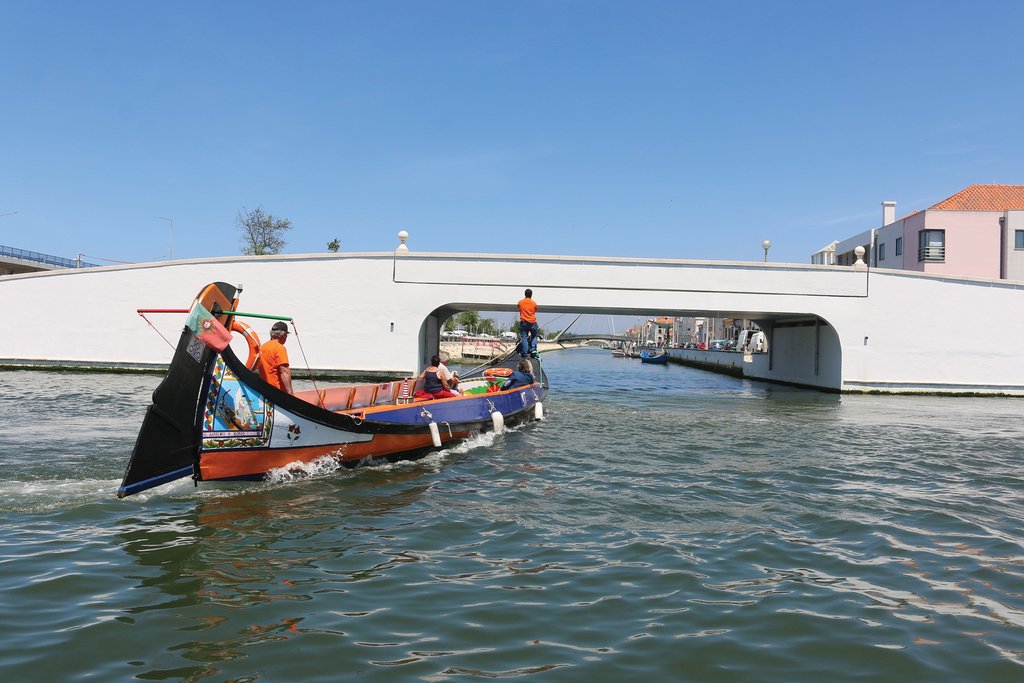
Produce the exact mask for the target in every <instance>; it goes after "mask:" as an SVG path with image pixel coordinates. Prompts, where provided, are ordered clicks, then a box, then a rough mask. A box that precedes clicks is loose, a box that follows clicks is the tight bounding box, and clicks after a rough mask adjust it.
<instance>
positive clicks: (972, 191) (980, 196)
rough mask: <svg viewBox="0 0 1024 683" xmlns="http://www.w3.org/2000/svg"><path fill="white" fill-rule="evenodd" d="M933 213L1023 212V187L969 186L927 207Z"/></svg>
mask: <svg viewBox="0 0 1024 683" xmlns="http://www.w3.org/2000/svg"><path fill="white" fill-rule="evenodd" d="M928 208H929V209H931V210H935V211H1020V210H1024V185H971V186H970V187H967V188H964V189H963V190H960V191H959V192H957V193H956V194H955V195H953V196H952V197H947V198H946V199H943V200H942V201H941V202H939V203H938V204H935V205H933V206H930V207H928Z"/></svg>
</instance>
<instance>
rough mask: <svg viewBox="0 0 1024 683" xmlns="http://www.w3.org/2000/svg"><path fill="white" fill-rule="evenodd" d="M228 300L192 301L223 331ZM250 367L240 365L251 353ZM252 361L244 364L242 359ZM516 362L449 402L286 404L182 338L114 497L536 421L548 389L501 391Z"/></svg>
mask: <svg viewBox="0 0 1024 683" xmlns="http://www.w3.org/2000/svg"><path fill="white" fill-rule="evenodd" d="M237 294H238V290H236V288H235V287H232V286H231V285H227V284H225V283H222V282H217V283H213V284H210V285H208V286H207V287H205V288H204V289H203V290H202V292H200V294H199V296H198V297H197V298H196V303H198V304H200V305H202V306H203V307H204V308H205V309H206V310H207V311H209V312H210V313H211V314H212V316H213V317H214V318H215V319H216V320H217V321H218V322H219V323H220V324H222V325H224V326H225V327H226V328H228V329H230V328H231V326H232V324H231V323H232V320H231V319H233V318H234V315H232V313H233V312H235V311H237V310H238V308H237V304H238V297H237ZM250 356H251V354H250ZM249 360H250V361H251V358H250V359H249ZM518 361H519V359H518V355H517V354H509V355H508V356H506V357H504V358H501V359H496V360H495V361H492V362H491V363H490V364H489V365H490V368H488V369H492V371H491V372H487V373H486V374H485V369H484V368H481V369H478V370H477V371H473V372H469V373H467V374H466V376H465V377H463V378H462V379H461V381H460V384H459V388H460V390H461V393H460V394H459V395H457V396H456V397H454V398H444V399H436V400H426V401H422V400H419V399H415V398H412V397H413V396H415V394H416V390H417V389H418V388H420V386H421V383H422V380H417V379H415V378H408V379H405V380H397V381H393V382H381V383H376V384H361V385H354V386H353V385H348V386H334V387H331V388H327V389H313V390H308V391H298V392H296V393H295V395H291V394H288V393H287V392H285V391H282V390H280V389H278V388H276V387H274V386H272V385H270V384H268V383H266V382H264V381H263V380H262V379H260V377H259V376H258V375H257V374H256V373H254V372H252V371H251V370H250V369H249V368H248V367H247V365H248V361H247V362H243V361H241V360H240V359H239V358H238V357H237V356H236V355H235V354H234V352H233V351H232V350H231V347H230V346H224V347H223V349H222V350H220V351H219V352H218V351H214V350H213V349H212V348H209V347H207V346H206V345H205V344H204V343H203V342H202V341H200V340H199V338H198V337H197V336H196V334H195V333H194V332H193V331H192V330H191V329H190V328H189V327H187V326H186V327H185V329H184V330H183V331H182V334H181V338H180V339H179V341H178V346H177V348H176V349H175V353H174V358H173V360H172V362H171V366H170V368H169V369H168V372H167V375H166V376H165V377H164V379H163V381H162V382H161V383H160V385H159V386H158V387H157V389H156V390H155V391H154V392H153V403H152V405H150V407H149V409H148V410H147V411H146V416H145V419H144V420H143V423H142V428H141V429H140V431H139V436H138V439H137V440H136V444H135V449H134V450H133V452H132V456H131V459H130V461H129V463H128V468H127V470H126V472H125V476H124V480H123V482H122V483H121V486H120V488H119V489H118V497H124V496H128V495H131V494H134V493H138V492H140V491H144V490H146V489H149V488H152V487H154V486H159V485H160V484H163V483H166V482H169V481H173V480H175V479H179V478H182V477H187V476H191V477H193V478H194V479H195V480H196V481H197V482H199V481H224V480H258V479H263V478H264V477H266V475H267V473H268V472H269V471H271V470H273V469H276V468H280V467H284V466H287V465H290V464H292V463H304V462H310V461H312V460H316V459H318V458H322V457H325V456H327V457H330V458H333V459H334V460H336V461H337V462H338V463H339V464H340V465H347V466H351V465H356V464H358V463H360V462H365V461H367V460H369V459H376V458H385V459H387V460H397V459H409V458H415V457H419V456H422V455H424V454H426V453H428V452H430V451H432V450H436V449H438V448H442V447H444V445H445V444H448V443H450V442H452V441H455V440H459V439H463V438H466V437H467V436H470V435H472V434H474V433H478V432H481V431H484V430H486V429H498V428H500V427H501V425H511V424H516V423H518V422H521V421H524V420H530V419H539V418H541V417H542V416H543V405H542V401H543V400H544V398H545V397H546V395H547V389H548V384H547V378H546V376H545V374H544V371H543V368H541V367H540V360H539V359H536V360H534V361H533V364H534V375H535V377H536V378H537V381H535V382H534V383H533V384H532V385H529V386H525V387H518V388H514V389H507V390H505V389H502V388H501V384H502V383H503V382H504V376H503V375H506V373H505V372H503V371H499V372H494V371H493V368H499V369H500V368H505V367H507V368H509V369H511V368H512V367H514V366H515V365H516V363H518Z"/></svg>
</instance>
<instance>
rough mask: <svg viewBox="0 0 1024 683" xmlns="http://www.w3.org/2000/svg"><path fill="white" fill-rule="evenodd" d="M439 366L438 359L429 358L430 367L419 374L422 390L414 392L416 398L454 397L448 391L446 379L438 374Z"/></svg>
mask: <svg viewBox="0 0 1024 683" xmlns="http://www.w3.org/2000/svg"><path fill="white" fill-rule="evenodd" d="M439 365H441V359H440V357H438V356H436V355H434V356H431V358H430V365H429V366H427V367H426V369H424V370H423V372H421V373H420V379H422V380H423V388H422V389H420V390H419V391H417V392H416V394H415V397H416V398H453V397H454V396H455V394H453V393H452V392H451V391H449V387H448V380H447V378H445V376H444V374H443V373H441V372H439V368H438V366H439Z"/></svg>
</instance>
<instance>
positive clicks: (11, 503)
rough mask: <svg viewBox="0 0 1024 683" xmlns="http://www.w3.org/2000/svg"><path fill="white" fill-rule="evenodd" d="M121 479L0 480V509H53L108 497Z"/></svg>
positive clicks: (87, 503) (33, 510)
mask: <svg viewBox="0 0 1024 683" xmlns="http://www.w3.org/2000/svg"><path fill="white" fill-rule="evenodd" d="M120 481H121V480H120V479H39V480H35V481H5V482H0V511H3V512H53V511H56V510H65V509H68V508H75V507H81V506H83V505H90V504H93V503H102V502H107V501H109V500H110V499H111V498H112V497H113V495H112V492H113V491H117V485H118V484H119V483H120Z"/></svg>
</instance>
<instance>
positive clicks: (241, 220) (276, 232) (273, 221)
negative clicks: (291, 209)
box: [235, 207, 292, 256]
mask: <svg viewBox="0 0 1024 683" xmlns="http://www.w3.org/2000/svg"><path fill="white" fill-rule="evenodd" d="M235 225H236V226H237V227H238V230H239V232H241V242H242V253H243V254H245V255H246V256H266V255H267V254H280V253H281V250H282V249H284V248H285V245H287V244H288V243H287V242H285V241H284V237H283V234H284V232H285V231H287V230H291V229H292V222H291V221H290V220H288V219H287V218H280V219H279V218H274V216H273V215H271V214H269V213H267V212H265V211H264V210H263V207H257V208H255V209H253V210H252V211H246V210H245V209H244V208H243V209H242V210H241V211H239V212H238V216H237V217H236V218H235Z"/></svg>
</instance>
